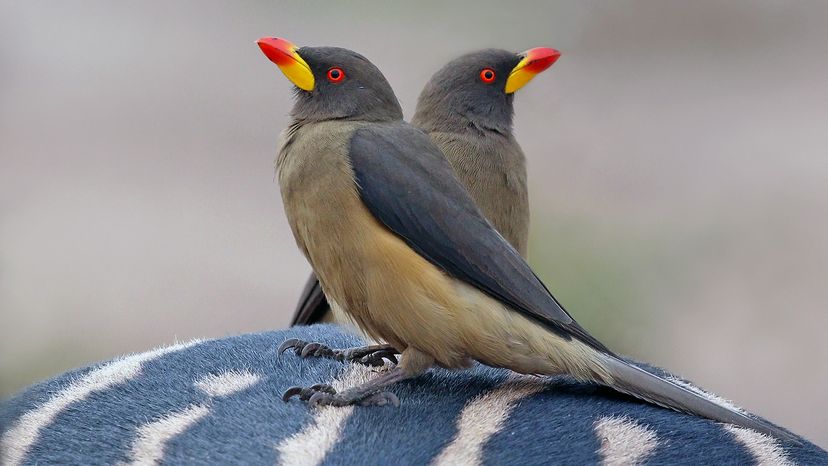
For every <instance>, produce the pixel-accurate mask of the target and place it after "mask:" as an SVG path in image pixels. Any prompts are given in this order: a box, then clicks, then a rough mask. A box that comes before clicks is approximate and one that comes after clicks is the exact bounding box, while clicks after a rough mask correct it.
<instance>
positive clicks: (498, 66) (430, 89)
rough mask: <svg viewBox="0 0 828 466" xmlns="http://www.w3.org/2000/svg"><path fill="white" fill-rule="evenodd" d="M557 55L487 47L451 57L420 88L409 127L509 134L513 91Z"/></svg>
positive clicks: (537, 50) (551, 51)
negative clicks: (411, 124) (420, 91)
mask: <svg viewBox="0 0 828 466" xmlns="http://www.w3.org/2000/svg"><path fill="white" fill-rule="evenodd" d="M558 57H560V52H558V51H557V50H554V49H550V48H545V47H539V48H534V49H530V50H527V51H526V52H523V53H514V52H509V51H507V50H499V49H486V50H480V51H477V52H472V53H469V54H466V55H463V56H461V57H459V58H456V59H454V60H452V61H451V62H449V63H448V64H446V66H444V67H443V68H441V69H440V71H438V72H437V73H435V74H434V76H432V77H431V80H430V81H429V82H428V84H426V86H425V88H423V91H422V93H420V98H419V100H418V101H417V110H416V112H415V114H414V118H413V119H412V120H411V122H412V123H414V124H415V125H417V126H418V127H419V128H421V129H423V130H425V131H427V132H430V131H456V132H462V131H469V130H471V131H495V132H498V133H502V134H509V133H510V132H511V131H512V115H513V113H514V108H513V105H512V101H513V99H514V92H515V91H517V90H518V89H520V88H521V87H523V86H524V85H525V84H526V83H528V82H529V81H530V80H531V79H532V78H533V77H534V76H535V75H537V74H538V73H540V72H541V71H543V70H545V69H546V68H549V66H551V65H552V63H554V62H555V61H556V60H557V59H558Z"/></svg>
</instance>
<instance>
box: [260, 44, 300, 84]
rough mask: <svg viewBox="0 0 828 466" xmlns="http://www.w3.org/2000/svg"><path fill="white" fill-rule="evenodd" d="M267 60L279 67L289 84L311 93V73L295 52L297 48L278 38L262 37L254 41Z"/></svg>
mask: <svg viewBox="0 0 828 466" xmlns="http://www.w3.org/2000/svg"><path fill="white" fill-rule="evenodd" d="M256 43H257V44H259V48H260V49H262V52H263V53H264V54H265V56H266V57H267V58H269V59H270V61H272V62H273V63H276V65H278V66H279V69H280V70H282V73H284V74H285V76H287V78H288V79H290V82H292V83H293V84H295V85H296V87H298V88H299V89H302V90H304V91H312V90H313V85H314V79H313V72H312V71H311V69H310V66H308V64H307V62H306V61H305V60H304V59H302V57H300V56H299V54H298V53H297V52H296V50H297V49H298V47H297V46H295V45H293V44H292V43H290V42H289V41H287V40H285V39H280V38H278V37H262V38H261V39H259V40H257V41H256Z"/></svg>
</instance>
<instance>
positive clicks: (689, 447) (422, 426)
mask: <svg viewBox="0 0 828 466" xmlns="http://www.w3.org/2000/svg"><path fill="white" fill-rule="evenodd" d="M287 338H300V339H303V340H308V341H321V342H324V343H326V344H328V345H330V346H335V347H344V346H353V345H359V344H361V342H360V341H359V340H358V339H357V338H356V337H353V336H350V335H347V334H344V333H342V331H341V330H339V329H338V328H337V327H333V326H325V325H315V326H310V327H295V328H291V329H288V330H284V331H279V332H267V333H260V334H250V335H242V336H237V337H230V338H223V339H219V340H212V341H206V342H204V343H201V344H198V345H196V346H193V347H190V348H187V349H184V350H182V351H179V352H176V353H170V354H167V355H165V356H162V357H160V358H158V359H156V360H152V361H149V362H147V363H146V364H145V366H144V369H143V371H142V372H141V373H140V374H139V375H138V376H137V377H135V378H133V379H131V380H129V381H127V382H126V383H123V384H121V385H116V386H113V387H111V388H110V389H107V390H104V391H102V392H97V393H94V394H93V395H91V396H90V397H88V398H87V399H85V400H83V401H81V402H78V403H75V404H73V405H71V406H69V407H68V408H67V409H66V410H65V411H64V412H62V413H61V414H60V415H58V416H57V418H56V419H55V421H54V422H53V423H52V424H50V425H48V426H46V427H45V428H44V429H43V430H42V431H41V435H40V437H39V438H38V440H37V441H36V442H35V444H34V445H33V447H32V448H31V450H30V451H29V453H28V455H27V456H26V458H25V461H24V464H62V465H73V464H78V465H80V464H83V465H96V464H114V463H116V462H118V461H124V460H125V459H127V457H128V452H129V446H130V443H131V441H132V439H133V438H134V436H135V433H136V430H137V429H138V427H139V426H141V425H142V424H144V423H147V422H152V421H153V420H157V419H159V418H161V417H163V416H164V415H166V414H168V413H170V412H172V411H178V410H182V409H184V408H185V407H187V406H189V405H192V404H203V403H209V404H210V407H211V411H210V414H209V415H207V416H206V417H204V418H202V419H201V420H200V421H198V422H197V423H196V424H194V425H193V426H191V427H190V428H189V429H187V430H186V431H185V432H183V433H182V434H180V435H179V436H177V437H174V438H173V439H172V440H171V441H170V442H168V443H167V445H166V448H165V450H164V457H163V463H164V464H172V465H178V464H182V465H184V464H216V465H221V464H247V465H259V464H261V465H264V464H275V463H276V462H278V460H279V453H278V451H277V449H276V448H275V446H276V445H277V444H278V443H279V442H281V441H282V440H284V439H286V438H288V437H290V436H292V435H294V434H296V433H297V432H299V431H300V430H302V429H303V428H304V427H305V426H307V425H308V424H309V423H310V422H312V419H313V411H312V410H311V409H310V408H308V406H307V405H306V404H305V403H301V402H297V401H293V402H289V403H285V402H283V401H282V400H281V399H280V394H281V393H282V391H284V390H285V389H286V388H288V387H289V386H291V385H311V384H314V383H319V382H328V381H330V380H331V379H332V378H333V377H336V376H337V375H339V374H341V373H342V371H343V370H344V369H345V366H344V365H343V364H341V363H339V362H335V361H331V360H324V359H301V358H299V357H297V356H295V355H293V354H285V355H282V356H281V357H277V355H276V347H277V346H278V344H279V343H280V342H281V341H283V340H285V339H287ZM95 367H99V365H95V366H92V367H89V368H84V369H80V370H76V371H71V372H68V373H66V374H63V375H60V376H58V377H55V378H53V379H50V380H47V381H44V382H41V383H38V384H36V385H34V386H32V387H30V388H28V389H26V390H24V391H23V392H21V393H19V394H17V395H16V396H14V397H13V398H11V399H10V400H7V401H6V402H4V403H3V404H2V405H0V432H2V433H5V431H6V429H8V428H9V427H10V426H12V425H13V424H14V423H15V421H16V420H17V419H18V418H19V417H20V416H22V415H23V414H25V413H26V412H28V411H29V410H32V409H34V408H36V407H38V406H40V405H41V404H43V403H45V402H46V401H47V400H48V399H49V397H50V396H51V395H53V394H55V393H57V392H58V391H59V390H61V389H62V388H64V387H66V386H67V385H68V384H69V383H70V382H72V381H73V380H76V379H77V378H78V377H81V376H83V375H84V374H86V373H87V372H89V371H90V370H91V369H94V368H95ZM231 370H235V371H240V370H246V371H250V372H253V373H255V374H258V375H259V376H260V377H261V379H262V380H261V381H260V382H259V383H258V384H256V385H254V386H251V387H249V388H247V389H245V390H243V391H240V392H238V393H236V394H233V395H230V396H227V397H221V398H215V399H212V400H208V399H207V396H206V395H204V394H203V393H201V392H200V391H198V390H196V389H194V388H193V383H194V382H195V381H197V380H199V379H201V378H202V377H204V376H206V375H208V374H218V373H222V372H225V371H231ZM508 374H509V373H508V371H505V370H501V369H492V368H487V367H485V366H480V365H477V366H475V367H473V368H472V369H469V370H463V371H456V372H452V371H447V370H443V369H435V370H432V371H431V372H429V373H428V374H426V375H425V376H423V377H420V378H417V379H415V380H412V381H409V382H405V383H401V384H399V385H398V386H395V387H394V391H395V392H396V393H397V394H398V395H399V398H400V400H401V402H402V405H401V406H400V407H399V408H397V409H395V408H360V407H357V408H355V411H354V413H353V415H352V416H351V417H350V418H349V420H348V421H347V422H346V425H345V427H344V430H343V432H342V435H341V436H340V439H339V441H338V442H337V443H336V445H335V446H334V447H333V449H332V450H331V451H330V452H329V453H328V455H327V456H326V458H325V461H324V463H323V464H329V465H339V464H343V465H345V464H364V465H372V464H402V465H405V464H426V463H428V462H429V461H431V460H432V459H434V458H435V457H436V456H437V455H438V454H439V453H440V451H441V450H442V449H443V448H444V447H445V446H446V445H447V444H448V442H450V441H451V439H452V437H453V436H454V434H455V433H456V432H457V427H456V422H457V418H458V415H459V414H460V411H461V410H462V408H463V406H464V404H465V403H466V402H468V401H469V400H471V399H472V398H474V397H475V396H477V395H480V394H482V393H485V392H487V391H489V390H491V389H492V388H494V387H495V386H497V385H498V384H500V383H501V382H503V381H504V380H505V379H506V377H507V376H508ZM549 380H550V383H549V385H548V387H547V388H546V389H545V390H543V391H542V392H540V393H538V394H536V395H532V396H530V397H529V398H527V399H525V400H523V401H522V402H521V403H520V404H519V405H518V406H517V408H516V409H515V411H514V412H513V414H512V415H511V416H509V418H508V419H507V421H506V424H505V426H504V428H503V429H501V430H500V431H499V432H498V433H496V434H495V435H494V436H493V437H492V438H491V439H490V440H489V441H488V442H487V443H486V444H485V445H484V447H483V460H484V462H485V463H486V464H527V465H529V464H597V463H598V462H599V461H600V458H599V453H598V450H599V448H600V445H601V439H600V438H597V436H596V434H595V431H594V423H595V421H596V420H598V419H600V418H603V417H605V416H627V417H628V418H629V419H631V420H634V421H637V422H638V423H640V424H643V425H645V426H647V427H648V428H650V429H652V430H653V431H654V432H655V433H656V435H657V436H658V438H659V444H658V446H657V447H656V449H655V451H654V452H653V453H652V454H651V455H650V456H649V457H648V460H647V464H752V463H753V460H752V457H751V455H750V452H749V451H747V450H746V449H745V447H744V446H742V444H741V443H739V442H738V441H736V439H735V438H734V437H733V436H732V435H731V434H730V433H729V432H728V431H726V430H724V429H723V428H722V426H721V425H720V424H718V423H715V422H712V421H708V420H705V419H701V418H697V417H693V416H688V415H684V414H680V413H676V412H673V411H669V410H665V409H661V408H657V407H654V406H651V405H648V404H645V403H640V402H637V401H635V400H633V399H630V398H628V397H625V396H621V395H617V394H614V393H613V392H610V391H608V390H604V389H602V388H600V387H597V386H594V385H584V384H579V383H575V382H574V381H572V380H571V379H569V378H566V377H559V378H552V379H549ZM785 453H786V455H787V456H788V458H789V459H790V460H792V461H794V462H796V463H798V464H802V465H818V464H828V453H826V452H825V451H823V450H822V449H820V448H819V447H817V446H815V445H813V444H811V443H809V442H807V441H806V440H802V444H801V445H787V446H786V448H785Z"/></svg>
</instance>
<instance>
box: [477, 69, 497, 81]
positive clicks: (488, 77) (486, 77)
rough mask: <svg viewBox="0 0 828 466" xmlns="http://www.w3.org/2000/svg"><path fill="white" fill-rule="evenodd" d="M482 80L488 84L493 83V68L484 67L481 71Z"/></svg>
mask: <svg viewBox="0 0 828 466" xmlns="http://www.w3.org/2000/svg"><path fill="white" fill-rule="evenodd" d="M480 80H481V81H483V82H484V83H486V84H491V83H493V82H494V80H495V72H494V70H493V69H491V68H483V71H481V72H480Z"/></svg>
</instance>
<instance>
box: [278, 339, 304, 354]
mask: <svg viewBox="0 0 828 466" xmlns="http://www.w3.org/2000/svg"><path fill="white" fill-rule="evenodd" d="M304 344H305V342H304V341H302V340H300V339H298V338H289V339H287V340H285V341H284V342H283V343H282V344H281V345H279V349H278V350H277V352H278V354H282V353H284V352H285V350H287V349H288V348H293V347H296V346H301V345H304Z"/></svg>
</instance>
